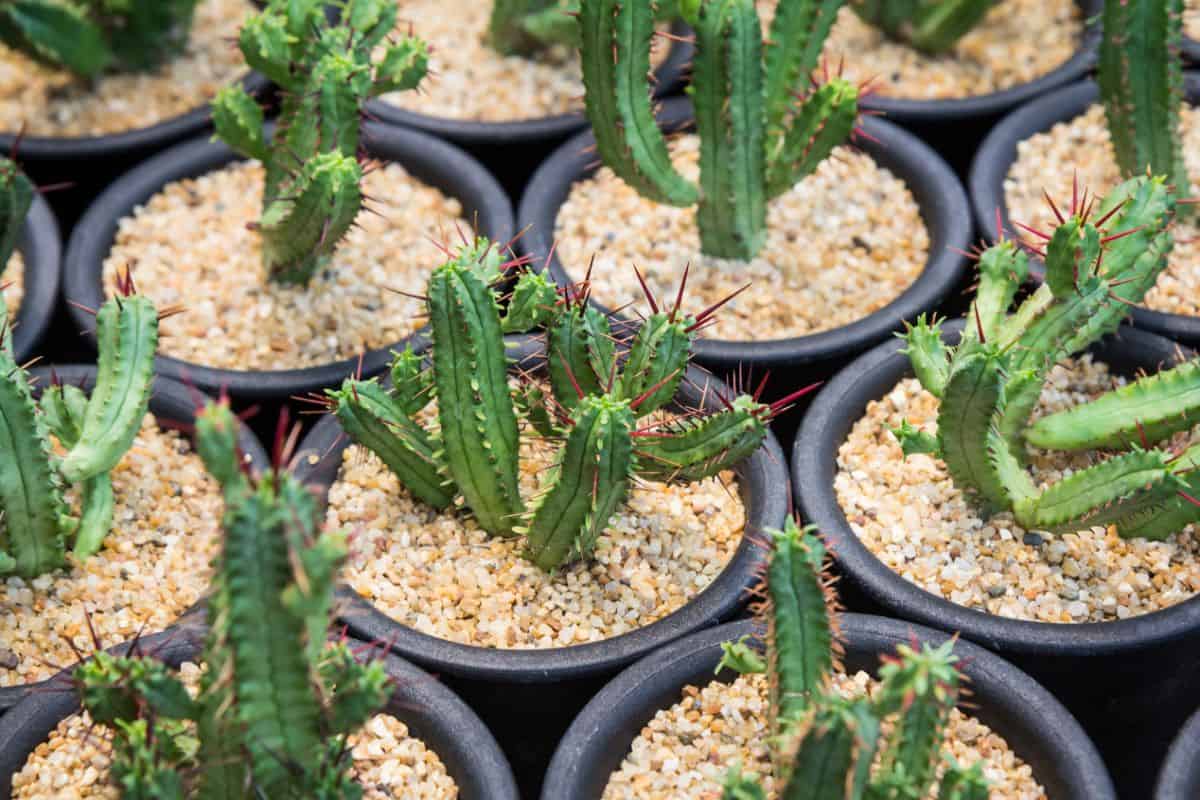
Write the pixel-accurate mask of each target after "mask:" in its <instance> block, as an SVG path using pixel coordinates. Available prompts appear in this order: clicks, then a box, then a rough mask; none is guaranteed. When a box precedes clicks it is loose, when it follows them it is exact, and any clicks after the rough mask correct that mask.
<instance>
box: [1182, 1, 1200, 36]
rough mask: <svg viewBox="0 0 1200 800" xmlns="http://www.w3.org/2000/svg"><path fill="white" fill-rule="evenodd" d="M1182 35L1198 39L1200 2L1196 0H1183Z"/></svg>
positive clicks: (1199, 33)
mask: <svg viewBox="0 0 1200 800" xmlns="http://www.w3.org/2000/svg"><path fill="white" fill-rule="evenodd" d="M1183 35H1184V36H1186V37H1188V38H1189V39H1197V40H1200V2H1198V0H1184V3H1183Z"/></svg>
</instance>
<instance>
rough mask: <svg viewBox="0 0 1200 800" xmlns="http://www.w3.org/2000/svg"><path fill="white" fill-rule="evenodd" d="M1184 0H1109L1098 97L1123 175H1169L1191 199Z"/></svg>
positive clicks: (1183, 193) (1106, 0) (1128, 176)
mask: <svg viewBox="0 0 1200 800" xmlns="http://www.w3.org/2000/svg"><path fill="white" fill-rule="evenodd" d="M1182 39H1183V0H1105V3H1104V38H1103V40H1102V42H1101V45H1100V75H1099V83H1100V96H1101V99H1102V100H1103V101H1104V113H1105V116H1106V117H1107V118H1108V132H1109V137H1110V138H1111V139H1112V143H1113V151H1114V152H1115V154H1116V157H1117V165H1118V166H1119V167H1120V168H1121V172H1122V173H1123V174H1124V175H1125V177H1126V178H1134V177H1137V176H1139V175H1146V174H1152V175H1165V176H1166V177H1167V180H1168V183H1170V184H1171V185H1172V186H1173V187H1174V188H1175V191H1176V192H1178V193H1179V194H1180V195H1187V193H1188V191H1189V185H1190V184H1189V181H1188V176H1187V165H1186V163H1185V161H1184V158H1183V146H1182V144H1181V141H1180V134H1179V126H1180V117H1179V113H1180V104H1181V103H1182V101H1183V57H1182V55H1181V54H1180V45H1181V42H1182Z"/></svg>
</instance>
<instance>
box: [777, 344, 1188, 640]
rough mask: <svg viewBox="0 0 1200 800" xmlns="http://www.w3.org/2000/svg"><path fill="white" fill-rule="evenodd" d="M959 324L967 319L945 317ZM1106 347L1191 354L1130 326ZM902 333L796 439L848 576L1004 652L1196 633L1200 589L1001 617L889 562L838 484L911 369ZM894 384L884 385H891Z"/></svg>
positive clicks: (808, 504)
mask: <svg viewBox="0 0 1200 800" xmlns="http://www.w3.org/2000/svg"><path fill="white" fill-rule="evenodd" d="M947 328H948V332H949V331H954V332H955V334H954V335H956V334H957V331H959V330H961V322H959V321H956V322H955V323H953V324H952V326H947ZM1102 346H1104V347H1116V348H1128V349H1129V350H1130V351H1131V352H1133V353H1135V354H1137V358H1138V359H1139V360H1140V361H1143V362H1144V363H1145V364H1146V365H1148V366H1150V367H1151V368H1154V367H1156V366H1157V365H1158V364H1161V363H1174V362H1176V361H1177V360H1178V359H1180V358H1182V357H1183V354H1182V353H1181V352H1180V351H1179V349H1178V347H1177V345H1176V344H1175V343H1174V342H1172V341H1170V340H1169V339H1166V338H1164V337H1161V336H1157V335H1156V334H1152V333H1149V332H1146V331H1142V330H1138V329H1136V328H1131V327H1128V326H1123V327H1122V328H1121V330H1120V331H1119V332H1118V334H1117V335H1116V336H1115V337H1109V338H1106V339H1105V340H1104V341H1103V342H1102ZM903 347H904V343H903V342H902V341H901V340H899V339H897V340H894V341H891V342H885V343H884V344H881V345H879V346H878V347H875V348H874V349H872V350H869V351H868V352H866V353H864V354H863V355H862V356H860V357H859V358H857V359H855V360H854V361H853V362H851V363H850V364H848V365H847V366H846V367H845V368H844V369H842V370H841V371H840V372H839V373H838V374H837V375H835V376H834V378H833V380H831V381H830V382H829V383H828V384H826V385H825V386H824V387H823V388H822V390H821V391H820V392H819V393H818V394H817V397H816V399H815V400H814V401H813V404H812V406H810V408H809V411H808V414H807V415H806V416H805V418H804V421H803V423H802V424H801V427H800V433H799V436H798V437H797V438H796V442H795V444H794V446H793V448H792V484H793V492H794V493H795V497H796V502H797V504H798V505H799V507H800V508H801V509H802V510H803V514H804V518H805V519H806V521H808V522H810V523H813V524H815V525H817V528H818V530H820V531H822V533H823V534H824V535H825V536H826V537H827V538H828V539H829V541H830V549H831V551H832V552H833V556H834V559H835V560H836V561H837V564H838V566H839V567H840V568H841V570H842V572H843V573H844V574H845V575H846V576H847V578H848V579H849V580H851V581H853V582H854V584H855V585H857V586H859V587H860V588H861V589H862V590H863V591H864V592H865V593H866V594H868V595H869V596H870V597H871V598H872V599H873V600H875V601H877V602H879V603H881V604H882V605H883V606H884V607H886V608H887V609H888V610H889V613H892V614H894V615H895V616H897V617H900V618H902V619H911V620H913V621H915V622H917V623H919V624H922V625H928V626H930V627H933V628H938V629H941V630H951V631H958V632H960V633H961V634H962V635H963V636H964V637H965V638H967V639H969V640H971V641H974V642H977V643H979V644H982V645H985V646H987V647H988V648H990V649H992V650H994V651H996V652H999V653H1003V654H1005V655H1009V654H1011V655H1014V656H1016V655H1037V656H1041V657H1054V656H1075V657H1081V656H1087V657H1091V658H1100V657H1104V656H1112V655H1116V654H1128V653H1130V652H1136V651H1139V650H1142V649H1145V648H1149V647H1152V646H1155V645H1163V644H1169V643H1171V642H1172V641H1175V640H1178V639H1181V638H1185V637H1188V636H1194V635H1195V632H1196V631H1197V630H1200V595H1197V596H1195V597H1192V598H1190V599H1188V600H1184V601H1182V602H1180V603H1177V604H1175V605H1173V606H1170V607H1168V608H1165V609H1161V610H1159V611H1153V612H1150V613H1148V614H1141V615H1138V616H1134V617H1130V618H1128V619H1123V620H1115V621H1112V622H1083V623H1070V624H1060V623H1050V622H1036V621H1031V620H1019V619H1013V618H1009V617H1001V616H998V615H994V614H989V613H986V612H984V611H979V610H976V609H973V608H968V607H966V606H961V605H958V604H957V603H953V602H951V601H949V600H946V599H945V598H942V597H939V596H937V595H934V594H933V593H931V592H928V591H926V590H924V589H922V588H920V587H918V586H917V585H916V584H913V583H910V582H909V581H907V580H906V579H904V578H903V577H901V576H900V575H899V574H898V573H896V572H893V571H892V570H891V569H890V568H889V567H887V566H886V565H884V563H883V562H882V561H880V560H879V559H878V558H877V557H876V556H875V555H874V554H873V553H872V552H871V551H870V550H869V549H868V548H867V547H866V546H865V545H864V544H862V542H861V541H860V540H859V538H858V536H857V535H856V534H855V533H854V531H853V530H852V529H851V527H850V525H849V523H848V522H847V520H846V516H845V513H844V512H843V510H842V508H841V505H840V504H839V502H838V499H837V493H836V492H835V490H834V488H833V477H834V476H835V475H836V471H837V470H836V459H837V452H838V449H839V448H840V447H841V445H842V443H843V441H844V440H845V437H846V434H847V433H848V432H849V430H850V428H851V427H853V425H854V423H855V422H857V421H858V420H859V419H860V418H861V416H862V413H863V411H864V410H865V408H866V405H867V403H868V402H870V401H871V400H875V399H878V398H879V397H882V396H883V395H885V394H886V393H887V392H889V391H891V389H892V387H894V386H895V385H896V383H898V382H899V381H900V380H901V379H902V378H904V377H907V376H911V375H912V370H911V367H910V366H909V363H908V359H907V357H905V356H904V355H903V354H902V353H901V352H900V350H901V349H902V348H903ZM885 387H886V388H885Z"/></svg>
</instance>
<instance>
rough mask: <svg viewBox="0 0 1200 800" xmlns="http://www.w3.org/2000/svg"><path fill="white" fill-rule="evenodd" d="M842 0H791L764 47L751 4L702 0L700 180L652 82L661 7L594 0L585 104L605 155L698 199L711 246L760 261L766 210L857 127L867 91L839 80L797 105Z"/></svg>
mask: <svg viewBox="0 0 1200 800" xmlns="http://www.w3.org/2000/svg"><path fill="white" fill-rule="evenodd" d="M842 2H843V0H783V1H782V2H781V3H780V4H779V8H778V10H777V12H776V16H775V20H774V22H773V23H772V27H771V41H770V44H769V45H767V46H766V48H765V52H764V46H763V41H762V29H761V25H760V23H759V19H758V13H757V11H756V9H755V5H754V2H753V0H700V2H699V3H697V4H695V6H696V7H695V8H694V9H692V10H689V13H688V14H687V16H689V17H690V20H689V21H691V22H692V25H693V27H694V28H695V30H696V58H695V62H694V64H693V75H692V86H691V93H692V100H693V105H694V107H695V112H696V128H697V132H698V133H699V136H700V185H699V186H698V187H697V186H695V185H693V184H692V183H691V182H689V181H688V180H687V179H685V178H684V177H683V176H682V175H681V174H680V173H679V171H678V170H677V169H676V168H675V167H674V165H673V164H672V163H671V157H670V152H669V150H668V148H667V143H666V139H665V138H664V136H663V133H662V131H661V130H660V129H659V128H658V125H657V124H656V122H655V120H654V115H653V109H652V106H651V100H650V87H649V84H648V82H647V78H646V76H647V72H648V69H649V45H650V37H651V36H652V35H653V22H654V20H653V10H652V8H651V4H648V3H644V2H636V0H599V1H598V2H595V3H590V2H589V3H584V4H583V8H582V9H581V13H580V18H579V19H580V32H581V40H582V46H581V53H582V59H583V77H584V85H585V87H586V90H587V91H586V108H587V114H588V118H589V120H590V121H591V123H592V129H593V130H594V131H595V132H596V148H597V151H598V152H599V154H600V158H601V159H602V160H603V161H604V163H605V164H606V165H607V166H608V167H609V168H610V169H612V170H613V172H615V173H616V174H617V175H618V176H619V177H620V178H621V179H622V180H624V181H625V182H626V183H628V184H629V185H630V186H632V187H633V188H634V189H636V190H637V191H638V192H639V193H640V194H642V195H643V196H644V197H646V198H648V199H650V200H653V201H655V202H659V203H666V204H669V205H674V206H690V205H694V204H697V203H698V204H699V206H698V208H697V212H696V221H697V226H698V227H699V229H700V244H701V249H702V250H703V252H704V253H706V254H708V255H711V256H716V257H718V258H730V259H740V260H746V259H749V258H752V257H753V256H754V255H755V254H756V253H757V252H758V251H759V250H760V249H761V248H762V245H763V243H764V242H765V240H766V206H767V201H768V200H770V199H771V198H773V197H775V196H778V195H779V194H782V193H783V192H785V191H787V190H788V189H790V188H791V187H792V186H793V185H795V183H796V182H797V181H800V180H802V179H803V178H804V177H806V176H807V175H809V174H810V173H811V172H812V171H813V170H815V169H816V168H817V166H818V165H819V164H820V162H821V161H822V160H824V159H825V158H826V157H827V156H828V155H829V154H830V153H831V152H832V151H833V149H834V148H835V147H837V146H838V145H840V144H842V143H843V142H844V141H845V140H846V139H847V138H848V137H849V135H850V133H851V132H852V130H853V128H854V124H855V120H856V118H857V116H858V88H857V87H855V86H854V85H852V84H850V83H848V82H846V81H844V80H842V79H841V78H834V79H832V80H831V81H830V82H829V83H828V84H827V85H825V86H823V87H818V88H817V89H816V90H814V91H813V92H811V93H809V94H808V96H807V97H806V98H805V99H804V100H803V101H802V102H801V103H800V104H799V105H798V106H797V105H796V104H795V102H794V95H795V93H797V92H798V91H799V89H801V88H802V87H804V84H805V82H806V80H807V78H808V76H809V73H811V72H812V70H813V68H814V67H815V66H816V61H817V58H818V57H819V54H820V51H821V45H822V43H823V42H824V39H825V36H826V35H827V34H828V32H829V29H830V27H831V26H832V24H833V20H834V18H835V17H836V14H837V10H838V8H840V6H841V5H842Z"/></svg>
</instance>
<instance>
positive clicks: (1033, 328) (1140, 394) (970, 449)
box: [894, 178, 1200, 538]
mask: <svg viewBox="0 0 1200 800" xmlns="http://www.w3.org/2000/svg"><path fill="white" fill-rule="evenodd" d="M1091 206H1092V202H1090V201H1087V200H1082V201H1079V200H1077V201H1074V202H1073V204H1072V208H1071V210H1070V215H1069V217H1062V216H1061V214H1060V218H1061V219H1062V222H1061V224H1060V225H1059V226H1058V228H1056V229H1055V230H1054V231H1053V233H1041V234H1040V236H1041V238H1042V239H1043V240H1044V243H1045V252H1044V253H1043V255H1044V257H1045V264H1046V280H1045V282H1044V284H1043V285H1042V286H1040V287H1039V288H1038V289H1037V290H1036V291H1035V292H1034V293H1033V294H1032V295H1030V296H1029V297H1028V298H1027V299H1026V300H1025V301H1024V302H1023V303H1022V304H1021V305H1020V306H1019V307H1018V308H1017V309H1016V311H1015V312H1013V313H1011V314H1008V313H1006V312H1007V307H1008V305H1009V304H1010V303H1011V301H1012V299H1013V297H1014V294H1015V289H1016V286H1017V285H1018V284H1019V283H1020V281H1021V280H1022V279H1023V277H1024V276H1025V274H1026V270H1027V264H1026V262H1025V257H1024V256H1023V255H1022V254H1020V253H1018V252H1017V250H1016V249H1015V248H1014V246H1013V244H1012V243H1011V242H1000V243H998V244H997V245H995V246H994V247H992V248H991V249H990V250H988V251H986V252H985V253H984V254H983V255H982V257H981V259H980V269H981V275H980V283H979V289H978V291H977V293H976V297H975V302H974V303H973V304H972V307H971V313H970V318H968V319H967V320H966V323H967V324H966V326H965V329H964V333H963V337H962V341H961V343H960V344H959V345H958V346H957V347H954V348H948V347H946V346H945V345H944V344H943V343H942V341H941V336H940V330H939V328H938V326H937V325H929V324H927V323H925V322H924V321H923V320H922V321H919V322H918V324H917V325H916V326H915V327H912V328H910V329H909V331H908V333H907V334H906V339H907V343H908V347H907V349H906V351H905V352H906V353H907V354H908V357H909V359H910V360H911V362H912V364H913V366H914V370H915V372H916V374H917V377H918V379H919V380H920V381H921V382H922V384H923V385H925V386H926V388H928V389H929V390H930V391H931V392H933V393H934V394H935V395H937V396H938V397H940V399H941V406H940V408H939V411H938V433H937V436H936V438H934V437H932V436H930V434H928V433H925V432H922V431H918V430H916V429H915V428H913V427H912V426H911V425H907V424H905V425H902V426H901V427H900V428H898V429H896V430H895V431H894V433H895V434H896V436H897V437H898V439H899V440H900V444H901V447H902V449H903V450H904V452H905V453H906V454H908V453H916V452H923V453H931V454H934V455H938V456H940V457H941V458H942V459H943V460H944V461H945V464H946V468H947V470H948V471H949V473H950V475H951V477H952V478H953V479H954V482H955V484H956V485H958V486H959V487H960V488H961V489H962V490H963V492H964V493H965V494H966V495H967V496H968V497H969V498H971V499H973V500H974V501H976V502H977V503H978V504H979V505H980V506H982V507H983V508H984V510H985V511H989V512H991V511H996V510H1011V511H1012V512H1013V514H1014V516H1015V517H1016V520H1017V522H1018V523H1019V524H1021V525H1022V526H1023V527H1025V528H1027V529H1034V530H1043V531H1047V532H1051V533H1057V532H1070V531H1075V530H1078V529H1080V528H1082V527H1085V526H1093V525H1115V526H1116V528H1117V531H1118V533H1120V535H1122V536H1137V537H1148V538H1162V537H1164V536H1167V535H1169V534H1171V533H1173V532H1175V531H1178V530H1180V529H1181V528H1182V527H1184V526H1186V525H1188V524H1191V523H1192V522H1200V508H1197V507H1196V505H1195V503H1194V495H1193V494H1192V493H1191V489H1192V486H1191V483H1192V481H1193V480H1194V478H1192V477H1191V472H1192V470H1193V466H1194V465H1192V464H1191V463H1190V460H1191V458H1190V456H1189V459H1188V461H1183V462H1181V461H1180V460H1179V459H1176V458H1175V457H1173V456H1172V455H1171V454H1170V453H1168V452H1166V451H1164V450H1154V449H1151V448H1152V447H1153V446H1154V445H1155V444H1157V443H1160V442H1163V441H1165V440H1167V439H1169V438H1170V437H1172V436H1174V435H1175V434H1177V433H1179V432H1181V431H1186V430H1188V429H1190V428H1191V427H1192V426H1193V425H1194V424H1195V423H1196V422H1197V421H1200V367H1198V366H1197V365H1196V363H1194V362H1189V363H1185V364H1183V365H1181V366H1179V367H1176V368H1174V369H1170V370H1166V371H1164V372H1161V373H1159V374H1157V375H1153V376H1148V377H1143V378H1140V379H1138V380H1136V381H1134V382H1132V383H1131V384H1129V385H1128V386H1125V387H1122V388H1119V389H1116V390H1114V391H1112V392H1109V393H1108V394H1105V395H1103V396H1101V397H1100V398H1098V399H1097V400H1095V401H1093V402H1091V403H1087V404H1084V405H1080V406H1076V407H1075V408H1072V409H1068V410H1065V411H1059V412H1057V413H1054V414H1050V415H1047V416H1044V417H1042V418H1041V419H1039V420H1038V421H1036V422H1034V423H1032V424H1031V423H1030V419H1031V415H1032V412H1033V409H1034V406H1035V405H1036V403H1037V400H1038V397H1039V396H1040V394H1041V390H1042V386H1043V383H1044V381H1045V378H1046V375H1047V374H1048V372H1049V370H1050V368H1051V367H1052V366H1054V364H1055V363H1057V362H1058V361H1060V360H1061V359H1063V358H1066V357H1068V356H1071V355H1073V354H1074V353H1077V352H1080V351H1081V350H1083V349H1085V348H1086V347H1088V346H1089V345H1090V344H1092V343H1093V342H1095V341H1097V340H1099V339H1100V338H1101V337H1102V336H1104V335H1105V334H1108V333H1111V332H1113V331H1115V330H1116V329H1117V326H1118V324H1119V323H1120V321H1121V320H1122V319H1123V318H1124V316H1125V314H1126V313H1127V306H1128V305H1134V304H1137V303H1139V302H1140V301H1141V300H1142V297H1143V296H1144V295H1145V293H1146V291H1148V290H1149V288H1150V287H1151V286H1153V285H1154V282H1155V280H1156V279H1157V277H1158V275H1159V273H1160V272H1161V271H1162V269H1163V268H1164V267H1165V265H1166V257H1167V254H1168V253H1169V252H1170V249H1171V244H1172V240H1171V233H1170V231H1169V228H1168V226H1169V223H1170V220H1171V215H1172V212H1173V210H1174V201H1173V196H1172V192H1171V191H1170V190H1169V188H1168V186H1167V185H1166V182H1165V181H1164V180H1163V179H1162V178H1136V179H1132V180H1129V181H1127V182H1125V183H1124V184H1122V185H1121V186H1119V187H1117V189H1115V190H1114V191H1113V192H1112V193H1110V194H1109V196H1108V197H1107V198H1105V200H1104V201H1103V203H1101V204H1100V209H1099V211H1098V212H1097V214H1098V218H1097V219H1096V220H1095V221H1093V220H1092V218H1091V215H1090V213H1089V211H1088V210H1087V209H1089V208H1090V207H1091ZM1056 212H1057V209H1056ZM1029 446H1033V447H1041V448H1048V449H1056V450H1095V449H1118V450H1124V451H1126V452H1123V453H1121V454H1118V455H1115V456H1113V457H1112V458H1109V459H1108V460H1105V461H1102V462H1100V463H1098V464H1095V465H1094V466H1091V467H1089V468H1087V469H1083V470H1079V471H1077V472H1075V473H1073V474H1072V475H1070V476H1069V477H1067V478H1065V479H1063V480H1062V481H1060V482H1058V483H1056V484H1053V485H1051V486H1049V487H1046V488H1044V489H1038V488H1037V487H1035V486H1034V483H1033V480H1032V478H1031V477H1030V475H1029V474H1028V473H1027V472H1026V470H1025V469H1024V467H1023V462H1024V459H1025V451H1026V449H1027V447H1029Z"/></svg>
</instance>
